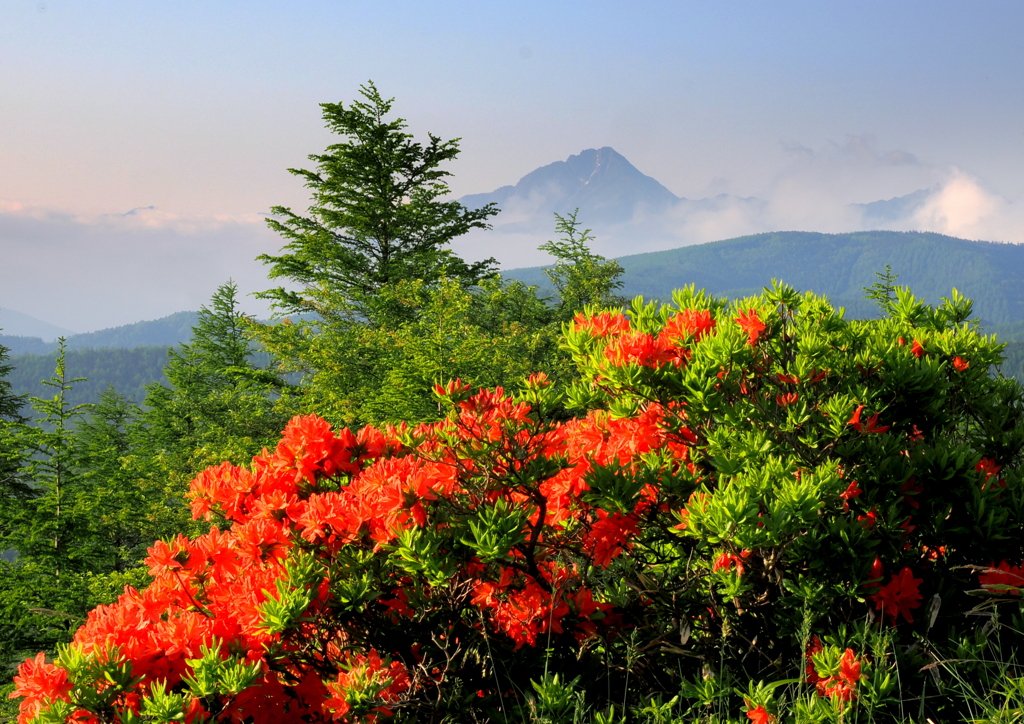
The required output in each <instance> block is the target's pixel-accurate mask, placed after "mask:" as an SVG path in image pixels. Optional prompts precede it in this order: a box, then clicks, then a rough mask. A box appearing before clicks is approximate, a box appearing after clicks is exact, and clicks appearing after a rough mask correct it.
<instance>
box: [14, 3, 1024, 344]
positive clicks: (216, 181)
mask: <svg viewBox="0 0 1024 724" xmlns="http://www.w3.org/2000/svg"><path fill="white" fill-rule="evenodd" d="M1022 30H1024V4H1022V3H1019V2H974V3H964V2H955V3H954V2H900V3H892V2H855V3H854V2H827V3H825V2H820V1H819V2H773V3H768V2H728V3H709V2H701V3H686V2H647V3H644V2H631V3H626V2H556V1H553V0H548V1H547V2H504V3H497V2H486V1H482V0H478V1H477V2H445V3H426V2H383V1H381V0H377V1H376V2H296V3H284V2H252V1H249V2H214V1H212V0H207V1H206V2H186V1H177V0H175V1H170V0H168V1H166V2H143V1H142V0H133V1H132V2H104V1H102V0H93V1H88V2H87V1H85V0H76V1H71V0H47V1H45V2H39V1H38V0H37V1H34V2H25V1H23V0H5V2H3V3H0V98H2V99H3V100H2V102H0V258H2V257H3V256H7V257H8V261H7V262H3V263H0V306H9V307H12V308H15V309H18V310H19V311H22V312H25V313H28V314H32V315H34V316H37V317H40V318H44V319H47V321H51V322H53V323H55V324H60V325H61V326H65V327H70V328H72V329H76V330H79V331H85V330H87V329H90V328H97V327H98V326H107V325H109V324H120V323H125V322H130V321H135V320H136V319H140V318H145V317H147V316H148V317H150V318H151V317H153V316H160V315H161V314H167V313H170V312H173V311H177V310H178V309H181V308H186V307H190V308H195V307H196V306H198V304H199V303H201V302H202V301H203V300H205V299H207V298H208V297H209V295H210V294H211V293H212V291H213V288H215V287H216V284H217V283H219V281H223V280H224V279H225V278H226V277H227V276H234V277H235V278H236V279H239V280H240V282H244V284H243V287H246V286H252V287H253V288H258V287H259V284H260V274H261V270H260V269H259V265H253V263H252V261H251V259H252V257H254V256H255V255H256V254H257V253H260V252H261V251H266V250H269V251H273V250H274V248H276V240H274V239H273V237H271V236H269V235H268V234H267V233H266V232H264V231H262V229H261V228H260V227H259V217H258V215H259V214H261V213H264V212H266V211H267V210H268V209H269V207H270V206H272V205H276V204H284V205H293V206H296V207H304V205H305V203H306V195H305V191H304V189H302V188H301V186H300V185H299V184H298V183H297V180H296V179H295V178H294V177H292V176H290V175H289V174H288V173H286V171H285V169H286V168H287V167H289V166H297V165H302V164H304V162H305V157H306V156H307V155H308V154H310V153H316V152H319V151H321V150H322V149H323V147H324V146H325V145H326V144H328V143H329V142H331V138H330V136H329V135H328V134H327V133H326V131H324V130H323V128H322V126H321V119H320V115H319V109H318V107H317V104H318V103H321V102H328V101H331V102H335V101H346V102H347V101H349V100H351V99H352V98H353V97H354V95H355V93H356V92H357V89H358V87H359V85H360V84H361V83H363V82H365V81H366V80H368V79H373V80H374V81H375V82H376V83H377V85H378V87H379V88H380V89H381V91H382V92H383V93H384V94H386V95H389V96H395V97H396V99H397V102H396V111H397V112H398V113H399V114H400V115H402V116H404V117H405V118H407V119H409V122H410V128H411V130H412V131H413V132H414V133H417V134H423V133H425V132H426V131H431V132H433V133H436V134H438V135H441V136H442V137H446V138H447V137H454V136H460V137H462V139H463V140H462V149H463V152H462V156H461V157H460V159H459V160H458V161H457V162H456V163H455V164H453V165H452V166H451V170H452V171H453V173H454V174H455V175H454V177H453V179H452V182H451V187H452V190H453V192H454V193H455V194H456V195H461V194H464V193H474V192H481V191H489V190H491V189H493V188H495V187H497V186H501V185H504V184H508V183H515V181H516V180H518V178H520V177H521V176H522V175H524V174H525V173H527V172H529V171H531V170H533V169H534V168H536V167H538V166H541V165H544V164H547V163H550V162H552V161H555V160H562V159H565V158H566V157H567V156H568V155H570V154H573V153H578V152H579V151H580V150H582V149H584V148H589V147H600V146H612V147H614V148H615V149H616V150H618V151H619V152H620V153H622V154H623V155H625V156H626V157H627V158H628V159H629V160H630V161H632V162H633V164H634V165H636V166H637V167H638V168H639V169H640V170H641V171H643V172H644V173H646V174H648V175H651V176H653V177H654V178H656V179H658V180H659V181H661V182H662V183H663V184H665V185H666V186H667V187H668V188H669V189H670V190H671V191H673V192H674V193H676V194H677V195H680V196H686V197H690V198H701V197H702V196H706V195H712V194H717V193H731V194H737V195H740V196H751V195H754V196H759V197H761V198H766V199H776V198H777V199H779V208H780V209H790V208H800V207H801V206H806V205H808V204H810V205H815V204H817V205H820V202H819V201H817V200H815V198H814V194H827V196H828V199H829V201H830V202H835V203H837V204H838V203H844V204H846V203H857V202H868V201H873V200H876V199H880V198H890V197H892V196H898V195H902V194H906V193H909V192H912V191H915V190H917V189H919V188H926V187H930V186H934V185H936V184H944V183H948V182H949V180H950V179H957V183H959V184H961V186H959V187H957V188H966V189H968V191H967V192H964V193H966V194H967V195H966V196H964V195H963V194H960V195H959V196H956V199H954V200H955V201H956V202H957V203H958V204H960V205H963V204H969V203H975V204H976V205H977V204H981V206H980V207H978V208H981V209H982V211H977V212H975V211H970V213H967V217H965V218H969V219H973V220H974V221H975V222H976V223H973V222H972V223H973V225H970V224H960V225H959V226H956V225H953V226H950V227H949V228H946V229H937V230H945V231H949V232H958V233H960V234H962V235H965V236H969V237H971V235H972V234H973V235H974V236H973V237H972V238H982V237H985V238H999V239H1000V240H1004V241H1018V242H1019V241H1021V240H1024V236H1021V233H1022V232H1024V226H1022V225H1021V223H1020V206H1021V205H1022V204H1024V175H1022V174H1021V173H1020V169H1021V168H1024V43H1022V42H1021V40H1020V38H1021V32H1022ZM894 154H896V155H894ZM899 154H904V155H902V156H901V155H899ZM891 158H902V159H912V160H913V163H909V162H907V163H888V162H883V159H891ZM865 159H867V161H866V160H865ZM965 184H966V185H965ZM957 193H959V192H957ZM971 194H974V196H971ZM964 199H967V200H966V201H965V200H964ZM971 199H974V201H973V202H972V201H971ZM986 204H987V205H986ZM148 206H154V207H156V208H155V210H153V211H147V212H145V213H141V212H139V213H136V214H134V215H133V216H132V217H122V216H120V215H121V214H124V213H125V212H128V211H129V210H131V209H135V208H140V207H148ZM972 208H973V207H972ZM986 209H987V211H985V210H986ZM982 212H984V213H982ZM794 213H795V212H794ZM971 214H973V215H971ZM979 214H980V215H979ZM985 214H987V216H986V215H985ZM791 219H792V220H791ZM979 219H980V220H979ZM778 223H780V224H785V223H792V224H793V225H794V226H796V225H803V226H807V225H811V224H813V223H816V222H815V221H814V220H813V218H811V217H808V216H806V214H805V215H804V216H802V217H799V218H797V217H795V216H794V217H785V216H780V221H779V222H778ZM820 223H821V225H822V227H823V228H822V229H821V230H833V229H832V228H824V227H828V226H829V223H828V221H827V220H822V221H821V222H820ZM836 230H838V229H836ZM727 231H728V229H727V228H726V227H722V233H726V232H727ZM168 234H169V235H170V236H168ZM69 240H70V241H69ZM694 240H695V241H701V240H708V239H706V238H700V239H698V238H695V239H694ZM69 245H73V246H69ZM5 247H6V251H7V253H6V254H5V253H4V251H5ZM182 249H186V250H188V256H187V258H183V257H182V256H181V253H180V252H181V250H182ZM176 250H177V252H176ZM176 253H177V256H176V255H175V254H176ZM63 257H68V258H70V259H72V260H78V261H77V262H76V263H73V264H72V263H71V262H68V264H69V266H68V268H67V273H68V274H69V275H70V276H71V277H73V276H74V274H75V272H76V270H81V269H82V268H83V265H85V266H86V267H88V268H89V269H91V270H92V271H91V272H90V273H92V274H94V275H99V277H102V278H107V277H104V276H103V275H107V276H109V277H110V282H109V285H108V286H109V289H110V292H109V294H107V295H105V296H103V297H102V298H97V299H93V300H91V301H90V302H89V303H87V304H86V303H82V302H81V299H80V298H79V299H78V300H77V301H74V302H72V299H74V295H75V294H76V293H78V292H79V291H80V288H79V287H78V286H77V285H76V283H72V282H69V283H68V286H67V290H66V291H62V292H61V293H60V294H57V295H55V294H53V293H52V291H51V293H50V294H48V295H47V294H43V293H42V292H41V291H40V290H41V289H43V288H44V285H45V283H46V280H47V279H48V278H52V274H53V271H54V268H55V267H58V268H59V267H60V264H59V263H58V262H56V261H55V260H57V259H60V258H63ZM513 257H514V253H513ZM524 258H525V257H524ZM11 260H14V263H12V262H11ZM236 260H237V261H236ZM502 261H503V262H505V263H506V264H507V265H515V263H516V258H510V259H502ZM236 263H237V268H235V267H234V264H236ZM153 264H158V265H160V268H161V269H162V272H163V273H162V280H163V282H164V283H163V284H162V286H163V287H164V289H163V290H161V291H154V285H153V284H152V282H151V281H150V282H146V280H145V277H146V275H147V274H150V273H151V272H152V265H153ZM147 265H149V267H150V268H149V269H148V270H147ZM197 267H202V269H197ZM15 268H16V270H17V271H16V272H15V271H12V270H14V269H15ZM5 270H6V271H5ZM190 270H191V271H190ZM48 275H49V276H48ZM218 280H219V281H218ZM133 285H134V286H133ZM126 295H130V296H131V298H132V299H133V300H135V301H134V302H132V303H127V302H126V301H125V300H126V298H127V297H126ZM94 296H95V295H94ZM181 305H184V306H181Z"/></svg>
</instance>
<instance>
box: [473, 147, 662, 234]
mask: <svg viewBox="0 0 1024 724" xmlns="http://www.w3.org/2000/svg"><path fill="white" fill-rule="evenodd" d="M459 200H460V201H461V202H462V203H463V204H465V205H466V206H469V207H471V208H480V207H481V206H484V205H485V204H488V203H492V202H493V203H496V204H497V205H498V207H499V208H500V209H501V210H502V212H503V213H502V214H501V215H499V216H498V218H497V219H496V225H498V226H505V225H507V224H520V225H521V224H522V223H523V219H524V218H525V217H528V216H529V217H535V218H536V217H538V216H539V217H540V218H542V219H543V223H544V224H545V225H546V226H547V227H550V226H551V223H552V222H551V215H552V214H553V213H558V214H567V213H570V212H572V211H573V209H577V208H578V209H579V210H580V220H581V221H582V223H584V224H585V225H590V224H593V223H604V224H621V223H627V222H629V221H631V220H632V219H633V218H634V217H635V216H636V215H637V213H638V212H641V211H643V212H645V213H652V212H655V213H656V212H660V211H664V210H665V209H668V208H670V207H671V206H672V205H673V204H675V203H676V202H677V201H679V198H678V197H677V196H676V195H675V194H673V193H672V192H671V191H669V190H668V189H667V188H665V187H664V186H662V185H661V184H660V183H658V182H657V181H656V180H654V179H653V178H651V177H650V176H646V175H645V174H643V173H641V172H640V171H639V170H638V169H637V168H636V167H635V166H634V165H633V164H632V163H630V162H629V161H628V160H627V159H626V157H625V156H623V155H622V154H621V153H619V152H618V151H616V150H615V149H614V148H612V147H611V146H604V147H602V148H588V149H585V150H583V151H580V152H579V153H578V154H574V155H571V156H569V158H567V159H566V160H565V161H555V162H554V163H549V164H548V165H546V166H541V167H540V168H538V169H536V170H534V171H531V172H530V173H528V174H526V175H525V176H523V177H522V178H521V179H519V182H518V183H517V184H516V185H515V186H503V187H501V188H500V189H496V190H495V191H492V192H491V193H488V194H471V195H469V196H464V197H462V198H461V199H459Z"/></svg>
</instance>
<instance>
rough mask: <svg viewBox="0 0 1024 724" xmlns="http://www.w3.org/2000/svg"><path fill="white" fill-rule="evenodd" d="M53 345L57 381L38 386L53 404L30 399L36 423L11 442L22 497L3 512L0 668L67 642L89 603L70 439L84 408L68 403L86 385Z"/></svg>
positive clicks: (86, 531)
mask: <svg viewBox="0 0 1024 724" xmlns="http://www.w3.org/2000/svg"><path fill="white" fill-rule="evenodd" d="M58 345H59V346H58V354H57V362H56V368H55V370H54V373H53V375H51V376H50V378H49V379H47V380H43V384H44V385H46V386H47V387H49V388H51V389H52V390H53V396H52V397H50V398H45V399H44V398H40V397H32V398H31V399H30V403H31V407H32V409H33V410H34V411H35V412H36V419H35V420H34V421H33V423H32V424H31V425H28V424H24V425H21V426H20V428H19V429H18V430H17V435H16V437H15V443H16V445H17V446H18V448H19V449H20V450H21V451H22V453H23V464H22V465H21V467H20V469H19V471H18V475H19V477H20V478H21V479H22V480H23V481H24V482H25V490H24V492H23V494H22V495H19V496H18V497H16V498H8V499H7V500H5V501H4V507H3V510H2V511H0V519H2V520H3V538H2V540H0V548H3V549H5V550H7V551H10V552H12V553H13V554H14V560H13V561H9V560H6V561H3V563H2V565H0V660H2V659H4V658H7V657H10V656H12V655H15V654H16V653H17V652H24V651H26V650H30V649H34V650H36V651H38V650H42V649H49V648H52V647H53V646H54V645H55V644H57V643H59V642H61V641H66V640H67V638H68V637H69V635H70V632H71V631H72V630H73V628H74V625H75V624H76V622H77V621H78V620H79V618H80V617H81V616H82V615H84V613H85V611H87V610H88V608H89V606H90V604H91V603H92V601H90V599H89V596H88V593H87V580H86V576H85V574H87V573H89V572H91V571H92V570H93V565H94V555H93V554H94V553H95V552H96V551H95V546H94V545H93V539H92V536H91V534H90V525H89V521H88V519H87V516H86V508H85V507H84V506H83V505H82V503H83V501H84V499H85V498H86V497H87V491H86V490H85V488H84V487H83V479H82V476H81V469H80V468H79V466H78V465H77V461H76V459H75V450H74V436H73V426H74V423H75V422H76V421H77V420H78V419H80V417H81V415H82V413H83V411H84V410H85V409H86V406H85V405H71V404H69V402H68V394H69V392H70V391H71V389H72V387H73V386H74V385H75V384H76V383H78V382H81V381H83V380H82V378H70V377H69V376H68V374H67V369H66V366H65V355H66V352H67V348H66V346H65V342H64V339H63V338H61V339H60V340H59V341H58Z"/></svg>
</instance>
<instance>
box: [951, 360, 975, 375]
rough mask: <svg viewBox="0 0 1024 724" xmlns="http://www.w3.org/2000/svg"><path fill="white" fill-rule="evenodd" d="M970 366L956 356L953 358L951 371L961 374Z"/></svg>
mask: <svg viewBox="0 0 1024 724" xmlns="http://www.w3.org/2000/svg"><path fill="white" fill-rule="evenodd" d="M970 366H971V363H970V362H968V361H967V360H965V359H964V358H963V357H960V356H957V357H954V358H953V369H955V370H956V371H957V372H963V371H964V370H965V369H967V368H968V367H970Z"/></svg>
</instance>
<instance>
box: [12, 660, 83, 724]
mask: <svg viewBox="0 0 1024 724" xmlns="http://www.w3.org/2000/svg"><path fill="white" fill-rule="evenodd" d="M72 688H73V687H72V685H71V682H70V681H68V672H67V671H65V670H64V669H62V668H60V667H59V666H57V665H56V664H48V663H46V654H44V653H43V652H39V654H37V655H36V657H35V658H34V659H27V660H26V661H25V662H24V663H23V664H21V665H20V666H19V667H18V673H17V675H16V676H15V677H14V691H13V692H11V695H10V697H11V698H12V699H14V698H16V697H19V696H20V697H24V699H23V700H22V702H21V714H20V715H19V716H18V722H19V724H26V723H27V722H28V721H30V720H31V719H34V718H35V717H36V716H37V715H38V714H39V711H40V709H41V708H42V706H43V704H44V703H48V702H50V701H54V700H60V701H71V697H70V694H71V689H72Z"/></svg>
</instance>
